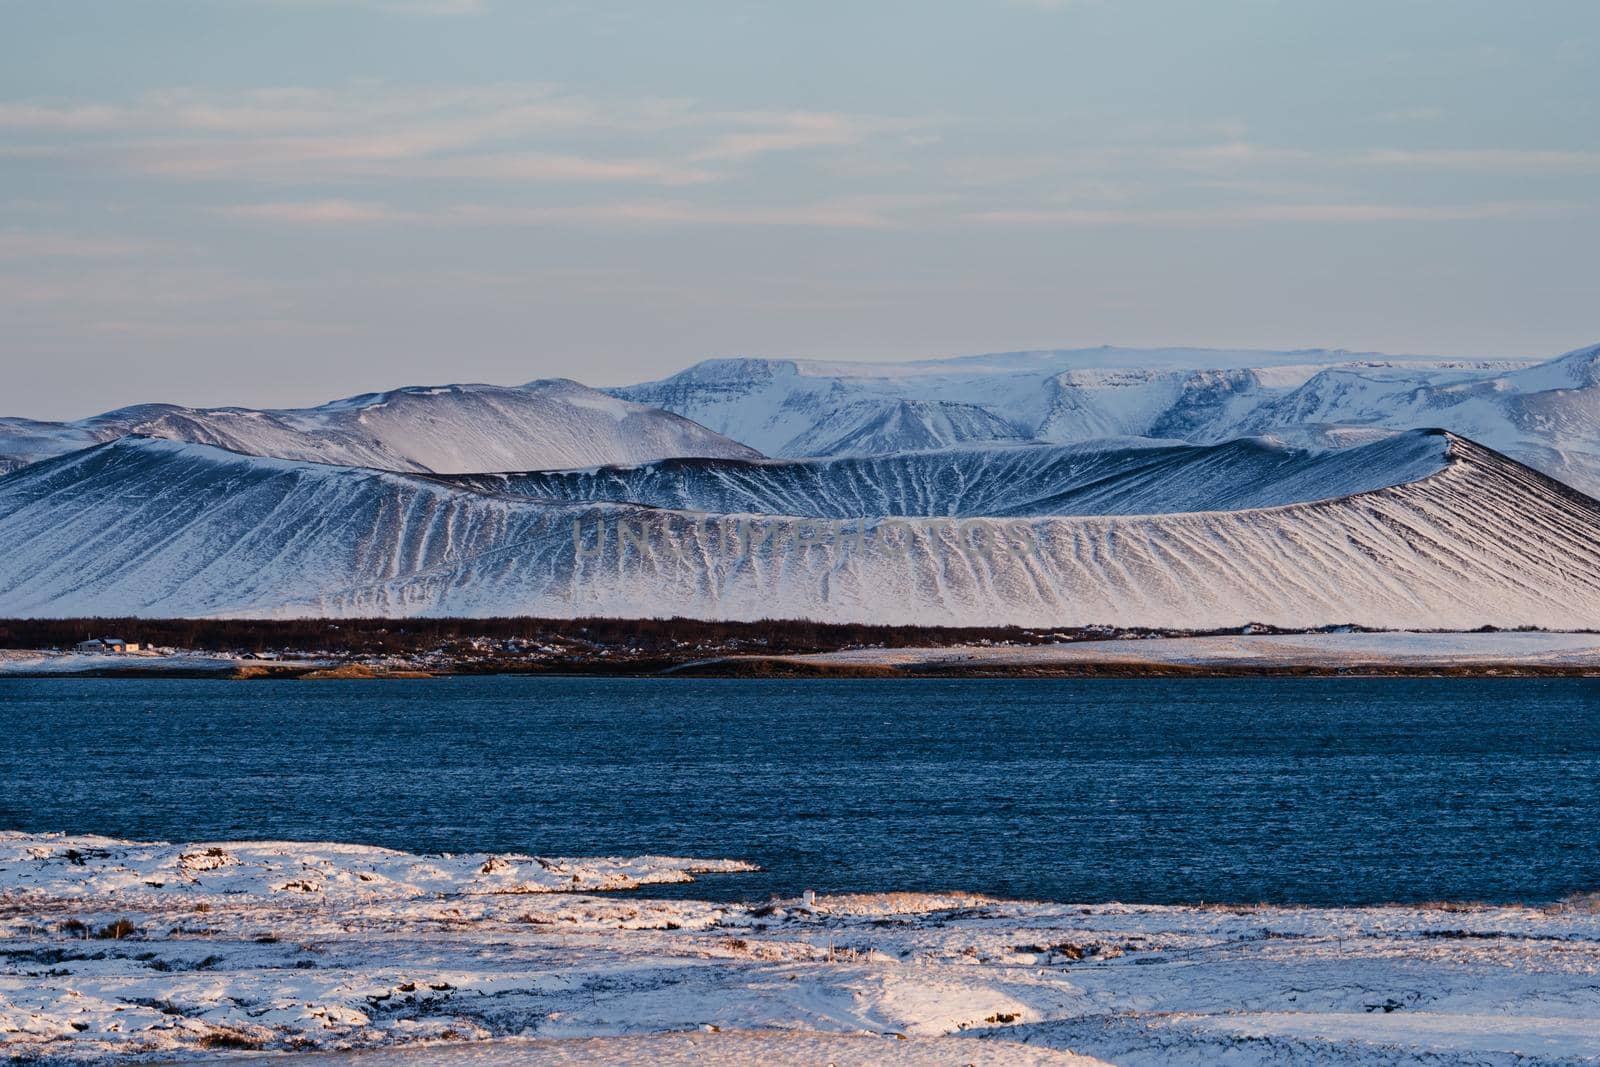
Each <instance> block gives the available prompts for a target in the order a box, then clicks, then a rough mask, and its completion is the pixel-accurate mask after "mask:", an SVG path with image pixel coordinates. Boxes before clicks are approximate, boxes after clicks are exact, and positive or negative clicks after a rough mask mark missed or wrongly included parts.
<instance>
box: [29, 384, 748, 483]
mask: <svg viewBox="0 0 1600 1067" xmlns="http://www.w3.org/2000/svg"><path fill="white" fill-rule="evenodd" d="M127 434H141V435H144V436H147V437H165V438H169V439H171V440H175V441H193V442H196V443H198V444H205V445H216V446H218V447H219V448H227V449H230V450H232V451H234V452H245V453H249V454H250V455H256V456H272V457H276V458H279V459H297V460H309V461H311V462H313V463H332V464H341V465H348V466H362V467H377V468H381V469H384V470H407V471H435V472H438V473H456V472H460V471H498V470H530V469H535V468H538V469H545V470H549V469H557V468H562V467H592V466H595V465H598V464H606V463H648V462H650V461H651V460H657V459H664V458H666V457H668V456H736V457H743V458H751V457H754V456H757V455H759V453H757V452H755V451H754V450H753V449H749V448H745V447H744V446H742V445H739V444H737V443H735V442H733V441H729V440H728V439H727V438H725V437H722V436H720V435H718V434H716V433H713V432H712V431H710V430H707V429H706V428H705V427H703V426H701V425H699V424H698V423H694V422H690V421H689V420H688V419H686V418H684V417H682V416H680V415H674V414H671V413H669V412H665V411H659V410H657V409H655V408H648V407H645V406H644V405H642V404H633V403H629V402H627V401H624V400H619V399H617V398H615V397H611V396H608V395H606V394H605V393H601V392H599V391H597V390H594V389H590V388H588V387H586V386H582V385H579V384H578V383H577V382H570V381H563V380H557V381H545V382H532V383H530V384H528V385H524V386H519V387H501V386H493V385H448V386H442V387H439V388H412V389H396V390H394V391H393V392H388V393H369V394H367V395H365V396H357V397H351V398H350V399H348V400H336V401H334V402H333V403H331V404H324V405H323V406H322V407H318V408H305V409H299V410H284V411H253V410H250V409H248V408H208V409H195V408H183V407H176V406H174V405H171V404H145V405H141V406H139V407H131V408H123V409H121V410H119V411H110V412H107V413H106V414H104V415H97V416H95V417H94V418H91V419H83V420H81V421H79V422H67V423H52V422H30V421H28V420H25V419H0V472H3V471H4V470H6V469H8V468H11V467H18V466H22V465H24V464H26V463H30V462H36V461H38V460H40V459H45V458H48V457H50V456H57V455H61V454H63V453H67V452H73V451H76V450H78V449H80V448H84V447H87V446H89V445H94V444H98V443H100V442H103V441H109V440H112V439H114V438H117V437H122V436H124V435H127Z"/></svg>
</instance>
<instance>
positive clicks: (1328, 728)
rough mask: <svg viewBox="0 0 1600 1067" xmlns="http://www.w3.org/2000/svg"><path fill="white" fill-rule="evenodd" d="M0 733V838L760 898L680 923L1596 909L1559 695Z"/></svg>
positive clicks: (67, 710) (202, 698) (1147, 686)
mask: <svg viewBox="0 0 1600 1067" xmlns="http://www.w3.org/2000/svg"><path fill="white" fill-rule="evenodd" d="M0 731H3V733H0V737H3V739H4V744H3V745H0V827H3V828H12V829H24V830H69V831H76V832H95V833H104V834H111V835H115V836H121V837H131V838H141V839H165V840H201V839H222V838H290V839H309V840H340V841H355V842H362V843H369V844H379V845H386V846H390V847H394V848H401V849H408V850H413V851H467V850H474V851H476V850H508V851H524V852H537V853H545V854H558V855H584V854H588V855H594V854H615V853H625V854H639V853H647V852H656V853H674V854H687V855H704V856H729V857H741V858H746V859H751V860H754V861H757V862H759V863H761V864H762V865H763V866H764V867H765V868H766V870H765V871H764V872H762V873H760V874H754V875H740V876H734V877H727V878H723V877H717V878H711V879H707V880H704V881H701V882H699V883H697V884H696V885H694V886H692V887H689V888H688V889H687V890H683V891H682V892H686V893H689V894H693V895H700V896H715V895H725V896H740V897H744V896H764V895H766V894H768V893H775V892H776V893H794V892H798V891H799V890H800V889H801V888H805V887H810V888H815V889H817V890H819V891H843V890H881V889H947V888H959V889H971V890H978V891H982V892H988V893H994V894H1000V895H1006V896H1017V897H1036V898H1048V899H1056V900H1084V901H1103V900H1109V899H1120V900H1126V901H1140V902H1180V901H1184V902H1187V901H1197V900H1210V901H1273V902H1303V903H1319V904H1321V903H1368V902H1381V901H1391V900H1392V901H1408V900H1422V899H1435V898H1447V899H1475V900H1548V899H1552V898H1556V897H1560V896H1563V895H1565V894H1568V893H1573V892H1581V891H1592V890H1600V682H1597V681H1590V680H1582V679H1556V680H1530V679H1476V680H1471V679H1209V680H1166V679H1140V680H1109V679H1108V680H1019V681H994V680H900V681H887V680H885V681H878V680H873V681H845V680H804V681H774V680H720V679H717V680H712V679H704V680H692V679H677V680H661V679H594V678H516V677H501V678H445V679H434V680H425V681H412V680H407V681H361V682H337V681H329V682H292V681H276V682H225V681H200V680H196V681H180V680H170V679H153V680H142V681H141V680H122V679H117V680H111V679H39V680H22V679H10V680H0ZM669 892H670V890H669Z"/></svg>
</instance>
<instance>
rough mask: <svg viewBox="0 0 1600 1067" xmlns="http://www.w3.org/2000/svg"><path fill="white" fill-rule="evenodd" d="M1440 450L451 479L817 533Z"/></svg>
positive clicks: (1193, 500) (1234, 446) (1363, 473)
mask: <svg viewBox="0 0 1600 1067" xmlns="http://www.w3.org/2000/svg"><path fill="white" fill-rule="evenodd" d="M1444 454H1445V441H1444V439H1443V438H1442V437H1439V436H1431V435H1427V434H1407V435H1403V436H1399V437H1392V438H1383V439H1380V440H1378V441H1375V442H1372V443H1369V444H1365V445H1359V446H1356V447H1353V448H1351V449H1350V450H1349V451H1347V452H1336V451H1320V452H1312V451H1307V450H1304V449H1292V448H1284V447H1282V446H1278V445H1274V444H1271V443H1268V442H1263V441H1259V440H1240V441H1230V442H1228V443H1226V444H1222V445H1209V446H1202V445H1167V446H1154V447H1151V446H1120V447H1119V446H1117V445H1113V444H1101V445H1098V446H1083V447H1071V446H1057V445H1032V446H1018V447H1011V448H1004V447H990V448H984V449H964V450H952V451H947V452H906V453H900V454H897V455H893V456H854V457H844V458H840V459H816V460H789V461H783V460H766V461H755V462H749V461H740V460H698V459H685V460H665V461H663V462H661V463H654V464H649V465H647V466H642V467H631V468H604V469H599V470H587V471H539V472H532V473H528V474H506V475H487V476H463V477H461V478H456V479H452V481H453V482H455V483H456V484H459V485H463V486H470V487H474V488H479V489H483V490H486V491H490V492H502V493H512V494H515V495H519V496H527V497H533V498H536V499H542V500H557V501H594V500H612V501H618V502H625V503H630V504H644V505H648V506H650V507H659V508H681V509H683V510H686V511H706V512H719V513H727V512H759V513H765V514H769V515H801V516H807V517H812V518H823V519H834V518H837V519H846V518H859V517H862V516H884V515H922V516H954V517H960V518H974V517H979V516H993V517H1002V518H1004V517H1012V516H1025V515H1149V514H1157V513H1162V512H1175V511H1231V510H1237V509H1240V508H1258V507H1271V506H1274V505H1279V504H1293V503H1297V502H1301V501H1307V500H1319V499H1323V498H1326V497H1335V496H1349V495H1351V494H1352V493H1361V492H1366V491H1367V490H1370V489H1381V488H1383V487H1385V486H1389V485H1396V484H1398V483H1400V482H1408V481H1413V480H1415V479H1417V478H1421V477H1424V476H1426V475H1429V474H1432V473H1433V472H1434V471H1436V470H1438V469H1439V468H1440V466H1441V465H1442V462H1443V459H1444Z"/></svg>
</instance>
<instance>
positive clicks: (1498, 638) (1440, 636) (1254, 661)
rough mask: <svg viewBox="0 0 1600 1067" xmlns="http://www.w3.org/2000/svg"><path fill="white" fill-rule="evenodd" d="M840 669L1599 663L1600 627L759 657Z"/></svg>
mask: <svg viewBox="0 0 1600 1067" xmlns="http://www.w3.org/2000/svg"><path fill="white" fill-rule="evenodd" d="M761 658H765V659H770V660H776V661H780V662H790V663H797V664H811V665H817V666H830V665H831V666H835V667H891V668H904V669H908V670H912V669H934V670H1003V669H1008V668H1011V669H1020V670H1048V669H1051V668H1063V669H1071V668H1073V667H1083V666H1089V665H1098V666H1126V667H1141V666H1163V665H1172V666H1183V667H1199V668H1205V667H1216V668H1246V669H1249V668H1260V669H1263V670H1267V669H1288V668H1317V669H1325V670H1351V671H1359V670H1360V669H1362V668H1364V667H1367V668H1375V669H1379V668H1381V669H1405V668H1415V669H1418V670H1436V669H1438V670H1447V669H1451V668H1463V667H1479V668H1481V667H1499V668H1504V669H1505V670H1508V671H1514V670H1517V669H1544V670H1556V669H1559V670H1571V671H1584V670H1600V633H1548V632H1525V633H1410V632H1392V633H1319V634H1223V635H1218V636H1213V637H1156V638H1147V639H1143V640H1127V641H1080V642H1073V643H1068V644H1057V645H1026V646H1012V645H1002V646H984V645H959V646H953V647H947V648H860V649H849V650H846V651H842V652H817V653H810V654H807V655H799V656H771V657H761Z"/></svg>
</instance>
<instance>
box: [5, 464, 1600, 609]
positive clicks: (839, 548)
mask: <svg viewBox="0 0 1600 1067" xmlns="http://www.w3.org/2000/svg"><path fill="white" fill-rule="evenodd" d="M1382 447H1385V448H1387V449H1389V450H1390V452H1389V454H1388V455H1387V456H1384V455H1381V454H1374V453H1371V452H1367V451H1364V450H1360V449H1356V450H1346V451H1343V452H1338V453H1334V456H1335V457H1343V458H1344V459H1345V460H1349V459H1350V458H1351V457H1358V458H1361V459H1362V463H1363V465H1371V466H1372V467H1373V468H1374V469H1377V470H1383V469H1403V470H1404V471H1405V472H1406V475H1407V478H1408V480H1406V481H1404V482H1403V483H1401V484H1392V485H1386V486H1382V487H1372V488H1366V489H1362V490H1361V491H1355V492H1351V493H1348V494H1346V495H1338V496H1333V497H1331V498H1327V499H1304V498H1302V499H1301V500H1299V501H1290V500H1286V499H1282V498H1281V496H1280V497H1279V498H1275V499H1276V503H1275V504H1274V505H1273V506H1268V507H1251V508H1246V509H1243V510H1233V511H1215V510H1208V511H1190V512H1179V513H1172V514H1148V515H1104V514H1079V515H1036V516H1032V517H1011V518H1005V517H978V518H886V517H882V516H868V517H866V518H862V519H856V520H851V521H840V520H832V519H819V518H814V517H805V516H800V517H784V516H773V515H748V514H745V515H741V514H732V515H707V514H704V513H700V512H691V511H677V510H666V509H657V508H649V507H643V506H639V505H637V504H629V503H608V502H598V501H596V502H583V503H567V502H553V501H543V500H534V499H530V498H528V497H527V496H522V495H517V494H515V493H510V492H504V491H491V490H490V489H486V488H484V487H481V486H473V485H464V484H456V483H455V482H453V481H452V480H450V479H444V478H437V477H430V476H423V475H407V474H397V473H385V472H377V471H370V470H362V469H356V468H338V467H326V466H321V465H317V464H311V463H296V462H288V461H283V460H270V459H261V458H257V457H249V456H242V455H237V454H234V453H230V452H225V451H222V450H219V449H215V448H210V447H207V446H202V445H193V444H182V443H174V442H170V441H163V440H151V439H125V440H122V441H118V442H115V443H112V444H108V445H102V446H99V447H96V448H93V449H89V450H85V451H82V452H79V453H75V454H73V455H71V456H66V457H61V458H58V459H55V460H51V461H47V462H44V463H39V464H35V465H33V466H30V467H26V468H24V469H22V470H20V471H17V472H14V473H13V474H10V475H8V476H6V477H4V478H0V543H4V544H5V545H6V546H7V549H8V551H7V553H6V554H5V556H4V558H3V559H0V615H10V616H71V615H120V614H129V615H142V616H198V615H224V614H225V615H258V616H289V615H346V616H349V615H391V616H403V615H421V614H428V615H463V616H474V615H476V616H486V615H516V614H528V615H542V616H550V617H570V616H582V615H609V616H621V617H631V616H648V615H684V616H693V617H700V618H725V619H759V618H768V617H779V616H782V617H795V618H812V619H819V620H830V621H873V622H885V623H910V622H919V623H949V624H973V625H988V624H1006V623H1014V624H1019V625H1040V626H1045V625H1073V624H1094V623H1104V624H1113V625H1122V626H1174V627H1197V628H1200V627H1206V628H1209V627H1225V626H1234V625H1239V624H1242V623H1245V622H1248V621H1257V622H1265V623H1272V624H1277V625H1282V626H1292V627H1313V626H1319V625H1324V624H1330V623H1359V624H1363V625H1368V626H1377V627H1394V628H1408V627H1409V628H1460V629H1466V628H1472V627H1477V626H1481V625H1485V624H1492V625H1497V626H1505V627H1512V626H1519V625H1530V626H1541V627H1547V628H1551V629H1572V628H1583V627H1586V626H1592V625H1593V624H1594V621H1595V620H1596V619H1600V502H1596V501H1595V500H1592V499H1590V498H1588V497H1585V496H1583V495H1581V494H1579V493H1576V492H1574V491H1572V490H1570V489H1568V488H1566V487H1565V486H1563V485H1561V484H1560V483H1557V482H1554V481H1553V480H1551V479H1549V478H1546V477H1544V476H1542V475H1540V474H1537V473H1536V472H1533V471H1531V470H1529V469H1527V468H1525V467H1523V466H1521V465H1520V464H1517V463H1515V462H1513V461H1511V460H1508V459H1507V458H1505V457H1504V456H1501V455H1499V454H1498V453H1495V452H1493V451H1491V450H1489V449H1486V448H1484V447H1482V446H1480V445H1477V444H1474V443H1472V442H1470V441H1467V440H1464V439H1462V438H1459V437H1456V436H1453V435H1447V434H1443V433H1439V432H1417V433H1413V434H1409V435H1404V436H1402V437H1399V438H1396V439H1393V440H1391V441H1389V442H1387V443H1382ZM1201 451H1202V452H1203V451H1204V450H1201ZM1300 456H1301V459H1300V461H1299V462H1301V464H1302V468H1301V469H1302V471H1303V472H1304V471H1311V470H1314V469H1316V468H1315V465H1316V464H1327V463H1330V462H1333V461H1330V460H1328V459H1327V458H1326V457H1319V456H1316V455H1314V454H1310V453H1302V454H1300ZM1290 466H1293V464H1290ZM1336 470H1337V465H1335V466H1334V467H1327V468H1325V469H1322V470H1321V472H1320V473H1318V474H1317V475H1316V477H1315V478H1314V479H1313V480H1312V481H1310V482H1307V483H1305V488H1310V489H1313V490H1314V491H1320V488H1324V487H1333V486H1337V485H1339V483H1340V478H1339V477H1334V471H1336ZM1340 477H1342V478H1343V480H1344V484H1345V486H1346V487H1348V486H1349V485H1352V484H1354V485H1357V486H1358V487H1359V485H1360V484H1361V483H1362V482H1363V480H1366V481H1367V482H1368V484H1369V485H1370V484H1371V482H1370V479H1371V477H1372V475H1371V472H1370V471H1365V470H1357V471H1345V472H1343V473H1342V475H1341V476H1340ZM1291 481H1292V480H1291ZM1129 484H1133V483H1132V482H1130V483H1129ZM1285 484H1289V482H1286V483H1285ZM1082 499H1087V498H1082ZM1107 499H1108V506H1110V505H1111V504H1114V502H1115V497H1114V496H1112V497H1109V498H1107ZM819 510H820V509H819Z"/></svg>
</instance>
